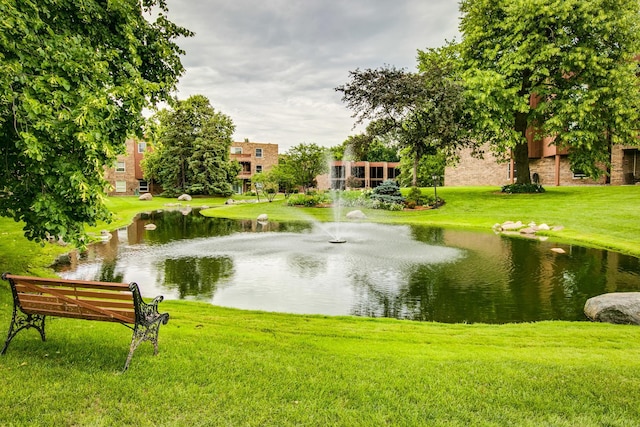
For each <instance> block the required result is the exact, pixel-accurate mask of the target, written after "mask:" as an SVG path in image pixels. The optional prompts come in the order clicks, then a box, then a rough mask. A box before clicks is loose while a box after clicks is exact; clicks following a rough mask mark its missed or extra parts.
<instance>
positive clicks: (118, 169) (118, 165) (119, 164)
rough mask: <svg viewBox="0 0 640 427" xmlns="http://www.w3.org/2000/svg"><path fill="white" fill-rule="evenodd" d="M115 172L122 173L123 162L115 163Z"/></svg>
mask: <svg viewBox="0 0 640 427" xmlns="http://www.w3.org/2000/svg"><path fill="white" fill-rule="evenodd" d="M116 172H124V162H116Z"/></svg>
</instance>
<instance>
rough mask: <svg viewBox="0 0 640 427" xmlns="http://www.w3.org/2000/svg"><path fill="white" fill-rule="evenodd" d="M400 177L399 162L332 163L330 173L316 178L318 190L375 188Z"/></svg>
mask: <svg viewBox="0 0 640 427" xmlns="http://www.w3.org/2000/svg"><path fill="white" fill-rule="evenodd" d="M398 175H400V163H399V162H349V161H337V160H336V161H332V162H331V165H330V172H329V173H328V174H324V175H319V176H318V177H317V178H316V181H317V183H318V189H319V190H328V189H338V190H344V189H346V188H375V187H377V186H378V185H380V184H382V183H383V182H384V181H386V180H387V179H396V178H397V177H398Z"/></svg>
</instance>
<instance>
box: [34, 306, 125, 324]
mask: <svg viewBox="0 0 640 427" xmlns="http://www.w3.org/2000/svg"><path fill="white" fill-rule="evenodd" d="M75 308H76V309H78V307H75ZM23 311H24V312H25V313H29V312H31V311H33V312H34V314H41V315H45V316H57V317H70V318H74V319H87V320H100V321H103V322H118V323H122V322H123V320H121V319H118V318H115V317H114V316H105V315H103V314H99V313H86V312H80V311H73V310H56V309H54V308H46V307H42V306H39V307H37V309H35V310H31V309H29V308H24V309H23ZM127 315H130V319H129V320H128V321H126V322H125V323H135V313H126V312H122V313H120V315H119V316H118V317H121V318H126V317H127Z"/></svg>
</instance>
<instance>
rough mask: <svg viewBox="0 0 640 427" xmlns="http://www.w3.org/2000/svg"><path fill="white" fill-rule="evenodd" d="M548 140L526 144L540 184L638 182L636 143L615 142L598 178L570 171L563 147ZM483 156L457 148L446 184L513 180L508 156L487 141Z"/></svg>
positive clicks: (639, 169)
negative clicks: (493, 150) (456, 159)
mask: <svg viewBox="0 0 640 427" xmlns="http://www.w3.org/2000/svg"><path fill="white" fill-rule="evenodd" d="M549 142H550V141H549V140H544V141H535V142H532V143H530V144H529V168H530V169H531V176H532V179H534V180H536V179H537V180H538V181H539V182H540V184H542V185H543V186H566V185H602V184H611V185H631V184H635V183H638V182H640V150H639V149H638V147H631V146H620V145H615V146H613V147H612V150H611V170H610V175H609V176H603V177H601V178H600V179H598V180H593V179H590V178H587V177H586V176H585V175H584V174H581V173H579V172H573V171H571V165H570V163H569V157H568V155H567V151H566V150H559V149H558V148H557V147H556V146H555V145H549ZM483 149H484V153H485V154H484V159H477V158H474V157H472V156H471V150H470V149H465V150H462V151H461V152H460V162H459V163H458V164H456V165H454V166H447V167H446V168H445V171H444V176H445V178H444V181H445V185H447V186H464V185H496V186H503V185H507V184H512V183H513V182H514V176H515V174H514V170H513V168H514V163H513V160H511V159H509V158H508V157H505V158H497V157H496V156H495V155H493V154H492V153H491V152H490V150H489V147H488V145H485V146H484V147H483Z"/></svg>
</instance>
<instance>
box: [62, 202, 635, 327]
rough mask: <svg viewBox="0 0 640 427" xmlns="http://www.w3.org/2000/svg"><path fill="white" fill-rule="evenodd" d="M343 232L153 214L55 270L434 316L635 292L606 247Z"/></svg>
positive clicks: (460, 317)
mask: <svg viewBox="0 0 640 427" xmlns="http://www.w3.org/2000/svg"><path fill="white" fill-rule="evenodd" d="M148 223H153V224H155V225H156V229H155V230H154V231H148V230H145V228H144V226H145V225H146V224H148ZM342 230H343V231H342V233H343V237H345V238H346V240H347V243H345V244H343V245H331V244H330V243H329V242H328V239H327V236H326V235H325V234H324V233H322V231H321V230H320V227H316V226H314V224H312V223H308V222H287V223H277V222H268V223H264V224H263V223H258V222H257V221H237V220H231V219H220V218H206V217H204V216H201V215H199V214H198V213H197V212H195V211H194V212H190V213H189V212H181V211H165V212H162V213H160V212H154V213H148V214H144V215H140V217H139V218H138V219H137V220H136V221H135V222H134V224H132V225H131V226H130V227H128V228H127V229H122V230H119V231H116V232H114V233H113V234H112V236H113V237H112V239H111V240H110V241H109V242H106V243H103V244H97V245H94V246H92V247H91V249H90V251H89V252H88V253H87V254H85V255H84V256H83V257H80V258H79V259H77V258H76V259H74V260H73V261H72V263H71V265H70V266H67V267H65V268H64V269H63V270H65V271H60V274H61V275H63V276H64V277H71V278H77V279H89V280H105V281H118V282H121V281H136V282H138V283H139V284H140V285H141V288H142V290H143V292H144V293H145V295H146V296H155V295H157V294H164V295H165V297H167V298H179V299H185V298H188V299H199V300H205V301H210V302H212V303H214V304H220V305H225V306H231V307H238V308H246V309H261V310H268V311H284V312H294V313H310V314H311V313H319V314H343V315H345V314H347V315H348V314H351V315H359V316H376V317H380V316H384V317H395V318H402V319H413V320H429V321H440V322H485V323H506V322H528V321H537V320H546V319H562V320H583V319H584V315H583V312H582V309H583V306H584V303H585V301H586V300H587V299H588V298H589V297H591V296H594V295H598V294H601V293H605V292H616V291H617V292H626V291H640V262H639V260H638V258H634V257H629V256H624V255H620V254H617V253H614V252H607V251H602V250H596V249H587V248H583V247H578V246H573V245H557V244H554V243H549V242H539V241H534V240H528V239H523V238H508V237H504V236H496V235H494V234H492V233H471V232H461V231H456V230H449V229H440V228H433V227H420V226H393V225H376V224H369V223H345V224H343V225H342ZM554 246H561V247H562V248H564V249H565V250H566V252H567V253H566V254H557V253H555V252H552V251H551V250H550V249H551V248H552V247H554Z"/></svg>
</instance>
